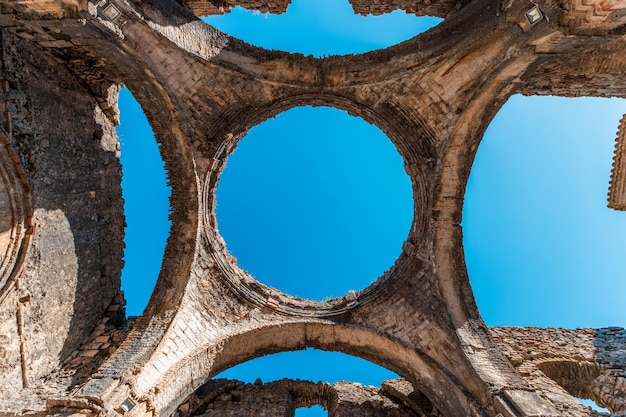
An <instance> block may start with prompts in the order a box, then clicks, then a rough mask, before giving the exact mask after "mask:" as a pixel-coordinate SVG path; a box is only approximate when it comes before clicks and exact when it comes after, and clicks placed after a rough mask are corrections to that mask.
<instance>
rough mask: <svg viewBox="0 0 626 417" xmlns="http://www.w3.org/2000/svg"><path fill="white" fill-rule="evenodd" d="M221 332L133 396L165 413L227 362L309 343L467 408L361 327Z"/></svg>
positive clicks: (415, 360)
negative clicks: (145, 392)
mask: <svg viewBox="0 0 626 417" xmlns="http://www.w3.org/2000/svg"><path fill="white" fill-rule="evenodd" d="M226 333H227V335H226V336H224V337H223V338H221V339H220V340H218V341H217V343H210V344H207V345H204V346H201V347H199V348H197V349H196V350H195V351H194V352H193V353H192V354H191V355H188V356H187V357H186V358H185V359H184V360H183V361H181V363H178V364H177V365H176V366H174V367H171V368H170V369H171V370H170V371H168V372H167V373H165V374H163V375H162V376H161V377H160V378H159V380H158V381H157V383H156V384H155V385H154V388H152V389H151V390H150V393H149V398H148V397H144V398H141V397H140V398H139V399H140V400H143V401H147V402H148V404H149V408H151V409H153V410H154V411H155V414H156V415H169V414H171V413H172V412H173V411H174V410H175V409H176V408H177V407H178V406H179V405H180V404H181V403H182V402H183V401H184V400H185V398H186V397H187V396H188V395H189V394H191V393H192V392H194V391H195V390H196V389H198V388H199V387H200V386H202V385H203V384H204V383H205V382H206V381H207V380H208V379H209V378H211V377H213V376H215V375H217V374H218V373H220V372H222V371H224V370H226V369H228V368H230V367H233V366H235V365H238V364H241V363H243V362H246V361H249V360H252V359H254V358H257V357H260V356H264V355H268V354H273V353H280V352H285V351H290V350H301V349H304V348H306V347H313V348H316V349H321V350H327V351H338V352H342V353H345V354H348V355H353V356H357V357H360V358H362V359H365V360H368V361H371V362H373V363H376V364H378V365H380V366H383V367H385V368H387V369H390V370H392V371H394V372H396V373H398V374H399V375H401V376H403V377H405V378H406V379H407V380H408V381H410V382H411V383H412V384H413V385H414V387H416V389H419V390H420V391H421V392H423V393H424V394H425V395H426V396H427V397H428V399H429V400H430V401H431V402H432V403H433V404H434V405H435V406H436V407H437V408H438V409H439V410H441V411H442V412H443V413H444V415H449V416H453V415H458V413H459V411H460V410H469V409H472V408H473V406H472V405H470V404H468V403H467V400H468V399H467V393H466V392H464V390H463V389H461V388H460V387H459V386H458V385H457V384H455V382H454V381H453V380H452V379H450V377H449V375H447V374H446V373H445V372H443V371H442V370H440V369H437V368H436V367H435V366H434V365H433V364H432V363H431V362H430V361H429V360H427V359H425V358H423V357H421V356H420V355H419V353H418V352H416V351H414V350H412V349H410V348H407V347H405V346H403V345H402V344H401V343H399V342H397V341H394V340H391V339H389V338H386V337H384V336H381V335H379V334H377V333H375V332H373V331H369V330H367V329H361V328H357V327H351V326H342V325H338V324H335V323H332V322H323V321H319V320H316V321H306V320H304V321H294V322H286V323H281V324H277V325H266V326H263V325H260V326H258V327H256V328H254V329H252V330H249V331H241V332H238V333H234V332H232V333H228V332H226ZM303 404H308V403H307V402H303Z"/></svg>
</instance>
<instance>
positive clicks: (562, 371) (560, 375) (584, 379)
mask: <svg viewBox="0 0 626 417" xmlns="http://www.w3.org/2000/svg"><path fill="white" fill-rule="evenodd" d="M537 367H538V368H539V369H540V370H541V372H543V373H544V374H545V375H546V376H547V377H548V378H550V379H552V380H553V381H554V382H556V383H557V384H559V385H560V386H561V387H562V388H563V389H564V390H565V391H567V392H568V393H569V394H570V395H572V396H573V397H574V398H576V399H577V400H578V401H579V402H581V403H582V404H583V405H585V406H588V407H592V408H593V409H594V410H596V411H602V412H604V411H606V412H609V410H607V409H606V408H603V407H601V406H600V405H598V404H599V403H602V400H601V398H599V397H598V396H597V395H596V394H597V392H596V390H595V388H594V384H593V382H594V380H595V379H596V378H598V376H599V375H600V372H601V370H600V369H599V368H597V367H596V366H595V365H592V364H590V363H579V362H573V361H555V362H544V363H541V364H539V365H538V366H537ZM582 399H584V400H582ZM602 405H606V404H602Z"/></svg>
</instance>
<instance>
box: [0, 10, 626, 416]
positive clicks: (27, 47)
mask: <svg viewBox="0 0 626 417" xmlns="http://www.w3.org/2000/svg"><path fill="white" fill-rule="evenodd" d="M539 3H540V7H541V8H542V11H543V12H544V13H545V18H544V19H542V20H541V21H540V22H539V23H537V24H536V25H534V26H531V25H530V24H529V23H528V21H527V20H526V18H525V16H524V13H525V12H526V11H527V10H528V8H529V3H528V2H527V1H522V0H519V1H518V0H512V1H506V2H499V1H495V0H472V1H468V2H458V3H457V2H454V3H451V2H429V3H428V4H426V3H419V2H417V3H416V2H403V1H396V2H361V1H359V2H356V1H355V3H354V8H355V10H357V11H358V12H360V13H365V12H368V13H369V12H373V13H378V12H382V11H385V10H390V9H393V8H403V9H406V10H408V11H411V12H413V13H418V14H422V13H427V14H437V15H441V16H445V17H446V18H445V20H444V21H443V22H442V23H441V24H439V25H438V26H437V27H435V28H433V29H432V30H430V31H428V32H426V33H424V34H422V35H420V36H417V37H415V38H413V39H411V40H409V41H407V42H404V43H402V44H401V45H397V46H393V47H390V48H387V49H385V50H382V51H375V52H372V53H368V54H364V55H354V56H334V57H328V58H323V59H315V58H313V57H305V56H302V55H298V54H287V53H284V52H280V51H266V50H263V49H260V48H256V47H252V46H250V45H247V44H245V43H243V42H241V41H239V40H236V39H233V38H231V37H229V36H226V35H224V34H222V33H220V32H219V31H216V30H214V29H213V28H210V27H208V26H207V25H205V24H204V23H202V22H201V21H199V20H198V19H197V18H196V17H195V15H196V14H202V13H205V12H206V13H209V12H210V13H215V12H220V9H219V7H220V5H218V4H217V3H214V2H196V3H192V2H189V3H187V8H185V7H184V6H183V5H181V3H179V2H176V1H173V0H152V1H146V2H122V1H118V0H106V1H102V2H97V3H96V2H95V1H92V2H88V3H87V4H82V3H81V4H80V5H79V6H76V5H75V4H74V3H63V2H58V3H55V5H54V7H56V8H57V9H58V10H56V11H54V10H53V11H50V12H46V11H45V10H48V8H49V7H53V6H52V5H50V4H48V3H45V2H43V3H37V2H34V1H33V2H28V1H26V2H18V3H10V2H2V3H1V4H2V6H3V7H2V9H1V10H0V11H2V12H3V13H0V28H2V41H3V45H2V46H3V47H2V52H3V55H2V70H3V73H2V77H3V90H2V94H3V100H2V103H3V104H4V107H5V109H4V110H5V118H4V119H3V120H2V122H3V124H4V132H3V134H4V135H5V136H6V138H7V141H6V142H7V143H8V145H10V146H9V147H6V146H5V149H4V153H5V154H6V155H7V156H8V159H6V158H5V160H4V161H5V166H8V167H9V168H11V167H13V169H14V170H15V172H17V174H16V175H17V177H19V176H20V175H22V174H21V173H22V172H23V177H24V180H22V181H20V182H19V184H21V185H22V186H23V187H24V190H27V191H28V192H26V191H25V192H24V193H22V194H23V196H27V195H28V196H30V197H32V199H30V197H29V198H26V197H24V198H18V199H15V201H31V202H30V203H29V204H30V206H29V205H28V204H26V203H25V207H26V206H28V207H30V208H29V210H31V211H32V220H28V216H26V217H25V219H24V221H23V224H24V225H25V227H24V229H25V230H28V228H29V227H30V225H32V229H33V230H32V236H31V238H30V240H29V241H28V249H27V256H25V257H24V259H23V261H20V262H16V263H15V264H14V267H13V269H14V270H20V274H18V276H17V278H16V279H13V277H11V276H9V277H7V278H2V280H3V285H5V283H10V282H13V283H14V285H13V287H11V288H13V290H11V291H6V294H3V295H2V297H3V298H1V299H0V319H1V321H0V354H1V355H4V358H6V359H5V360H4V362H1V363H0V366H1V367H2V371H3V372H2V374H1V375H0V394H1V396H0V398H1V400H0V412H6V413H9V414H11V415H32V414H37V415H44V414H49V415H70V414H72V413H76V414H79V415H89V416H91V415H106V416H111V417H114V416H116V415H121V414H125V415H127V416H128V417H142V416H146V417H147V416H167V415H171V414H172V413H182V415H187V414H188V413H192V412H193V410H199V412H201V413H204V414H206V415H228V414H233V415H241V414H250V415H255V414H254V413H255V412H257V411H259V412H258V413H257V414H258V415H262V414H268V413H269V414H273V415H291V414H290V413H293V410H294V409H295V408H297V407H300V406H308V405H311V404H321V405H323V406H325V407H327V409H328V410H329V414H330V415H332V416H349V417H352V416H356V415H358V416H400V415H403V416H410V415H418V416H431V415H432V416H441V417H443V416H446V417H457V416H472V417H478V416H480V417H495V416H496V415H499V414H501V415H502V416H504V417H530V416H574V417H576V416H589V415H595V414H594V412H592V411H590V410H589V409H587V408H585V407H583V406H581V405H579V403H578V402H576V400H575V399H574V398H573V397H572V394H574V395H578V394H580V395H583V396H589V397H591V398H594V399H595V400H596V401H598V402H599V403H601V404H603V405H605V406H607V407H608V408H609V409H611V411H612V412H614V413H616V414H618V415H620V414H622V415H624V414H625V413H626V411H625V410H624V404H623V401H624V397H625V396H624V387H623V385H624V383H623V378H624V373H623V357H624V355H622V353H621V352H623V348H622V346H623V331H622V330H618V329H608V330H602V329H601V330H597V331H594V330H579V331H567V330H554V329H510V328H498V329H493V330H492V331H491V332H490V331H489V329H488V328H487V327H486V326H485V324H484V323H483V321H482V319H481V318H480V314H479V312H478V310H477V308H476V305H475V303H474V299H473V295H472V291H471V287H470V285H469V280H468V277H467V271H466V269H465V266H464V253H463V246H462V233H461V228H460V223H461V215H462V207H463V195H464V191H465V186H466V182H467V178H468V176H469V172H470V170H471V165H472V162H473V157H474V153H475V151H476V149H477V147H478V144H479V143H480V140H481V138H482V136H483V133H484V131H485V129H486V128H487V126H488V124H489V122H490V121H491V119H492V118H493V117H494V116H495V114H496V113H497V111H498V110H499V109H500V107H501V106H502V105H503V103H504V102H505V101H506V100H507V98H508V97H509V96H510V95H512V94H515V93H524V94H558V95H565V96H581V95H592V96H620V97H626V79H625V78H624V73H626V55H625V54H624V50H626V39H625V38H624V37H623V36H620V34H619V31H620V30H621V29H620V27H621V26H619V25H620V24H621V22H622V19H623V16H622V14H621V10H622V5H621V2H600V1H599V0H598V1H595V0H590V1H588V2H584V3H580V4H579V3H559V2H549V1H542V2H539ZM233 4H235V3H233ZM237 4H242V5H246V6H248V7H252V8H259V9H261V10H264V8H267V10H271V11H280V10H283V9H284V7H286V3H278V2H275V3H269V2H266V3H245V4H244V3H240V2H237ZM230 6H232V5H231V4H226V3H224V4H221V7H222V8H223V9H224V11H226V10H227V9H228V8H229V7H230ZM54 7H53V8H54ZM109 7H115V8H116V9H117V10H118V11H119V12H120V15H119V16H117V17H115V18H114V19H113V20H111V19H110V17H111V15H109V16H108V17H107V10H109V11H110V10H111V9H109ZM590 7H591V9H590ZM26 9H28V10H26ZM209 9H210V10H209ZM29 10H30V11H29ZM203 10H205V11H203ZM207 10H208V11H207ZM589 10H593V12H592V13H591V14H590V13H589ZM583 15H584V17H581V16H583ZM42 16H44V17H45V19H42V18H41V17H42ZM60 16H72V18H71V19H58V18H56V17H60ZM590 34H595V35H602V36H589V35H590ZM121 84H125V85H127V86H128V87H129V88H130V90H131V91H132V92H133V94H134V95H135V97H136V98H137V99H138V101H139V102H140V103H141V105H142V107H143V108H144V110H145V111H146V115H147V117H148V120H149V121H150V123H151V125H152V128H153V130H154V133H155V136H156V138H157V141H158V142H159V143H160V144H161V148H160V150H161V154H162V156H163V159H164V161H165V164H166V169H167V171H168V178H169V180H170V183H171V186H172V197H171V200H170V202H171V208H172V213H171V218H172V228H171V234H170V237H169V239H168V245H167V248H166V251H165V255H164V258H163V263H162V270H161V273H160V276H159V280H158V282H157V286H156V288H155V290H154V293H153V296H152V298H151V301H150V303H149V305H148V307H147V308H146V311H145V313H144V315H143V316H142V317H140V318H138V319H136V320H134V321H133V322H132V323H130V324H129V325H128V327H127V328H126V329H125V330H122V329H117V328H116V326H115V325H116V324H117V323H115V321H116V320H115V319H114V318H115V317H117V318H120V316H121V315H122V313H119V314H118V312H119V311H121V310H120V309H121V306H122V305H123V303H122V301H121V299H120V296H119V294H120V289H119V285H120V283H119V274H120V270H121V257H122V247H123V243H122V225H123V215H122V201H121V193H120V166H119V161H118V156H119V155H118V154H119V149H118V147H117V139H116V136H115V132H114V124H115V123H117V104H116V103H117V92H118V89H119V85H121ZM299 105H318V106H321V105H325V106H333V107H337V108H340V109H344V110H347V111H348V112H349V113H351V114H353V115H356V116H360V117H362V118H363V119H365V120H366V121H368V122H370V123H373V124H376V125H377V126H379V127H380V128H381V130H383V131H384V132H385V133H386V134H387V136H388V137H389V138H390V140H391V141H392V142H393V143H394V145H395V146H396V147H397V149H398V152H399V153H400V154H401V155H402V157H403V158H404V162H405V165H406V169H407V173H408V174H409V175H410V177H411V179H412V181H413V190H414V199H415V205H414V222H413V225H412V227H411V231H410V233H409V236H408V237H407V240H406V242H405V243H404V245H403V252H402V254H401V255H400V256H399V258H398V260H397V261H396V263H395V264H394V265H393V267H392V268H391V269H390V270H389V271H387V272H386V273H385V274H384V275H383V276H381V277H380V278H379V279H378V280H377V281H376V282H375V283H373V284H372V285H371V286H369V287H368V288H365V289H361V290H360V291H356V292H353V293H349V294H346V295H345V296H343V297H339V298H336V299H332V300H327V301H324V302H314V301H310V300H302V299H298V298H294V297H290V296H288V295H286V294H282V293H280V292H279V291H277V290H275V289H272V288H268V287H266V286H264V285H262V284H261V283H259V282H257V281H256V280H254V279H253V278H252V277H250V276H249V275H248V274H247V273H245V272H244V271H242V270H241V269H240V268H239V267H238V266H237V264H236V262H235V261H234V260H233V258H232V256H230V254H229V253H228V251H227V249H226V246H225V244H224V242H223V240H222V238H221V236H220V235H219V233H218V231H217V228H216V222H215V217H214V210H213V209H214V205H215V197H214V193H215V188H216V185H217V181H218V180H219V174H220V172H221V170H222V169H223V167H224V164H225V162H226V160H227V158H228V155H229V154H230V153H231V152H232V151H233V150H234V148H235V147H236V145H237V142H238V141H239V140H240V139H241V138H242V137H243V136H244V135H245V134H246V132H247V131H248V130H249V129H250V128H252V127H253V126H255V125H256V124H259V123H261V122H263V121H264V120H266V119H267V118H270V117H273V116H275V115H276V114H278V113H280V112H282V111H285V110H288V109H290V108H292V107H295V106H299ZM7 110H8V111H7ZM620 132H621V131H620ZM620 134H621V133H620ZM10 149H13V150H14V155H15V157H13V156H11V155H13V153H12V151H11V150H10ZM2 155H3V154H2V152H0V156H2ZM9 160H10V161H11V163H8V161H9ZM616 161H617V159H616ZM0 162H2V159H0ZM616 164H617V162H616ZM0 168H2V164H1V163H0ZM623 170H624V169H623V168H622V167H619V166H617V165H616V168H615V167H614V174H613V175H614V178H618V177H620V175H622V173H621V172H622V171H623ZM614 182H615V181H614ZM26 183H27V184H28V187H26V185H25V184H26ZM615 183H616V184H617V183H619V181H617V182H615ZM11 189H12V187H11V186H5V188H4V189H1V188H0V211H2V207H5V208H6V207H8V206H7V204H6V202H7V201H9V200H10V199H11V198H12V197H10V195H12V194H11V193H10V192H9V191H8V190H11ZM3 190H4V191H3ZM3 192H4V194H2V193H3ZM28 207H26V208H28ZM5 211H6V210H5ZM27 211H28V210H25V212H27ZM6 219H7V217H6V216H5V220H3V217H2V213H1V212H0V225H2V224H6V225H9V224H11V225H12V226H14V225H15V224H16V222H15V221H12V222H8V220H6ZM2 221H5V223H2ZM17 223H19V221H18V222H17ZM5 227H6V226H5ZM28 236H30V235H29V234H28V233H26V232H25V234H24V238H23V239H22V241H24V239H26V238H27V237H28ZM1 240H2V236H0V241H1ZM20 247H21V246H20ZM20 268H21V269H20ZM9 269H10V268H9ZM21 271H23V273H21ZM0 276H1V275H0ZM563 341H565V344H562V342H563ZM529 346H533V348H531V349H529ZM574 346H576V348H575V349H574V348H573V347H574ZM305 347H315V348H319V349H325V350H335V351H341V352H344V353H347V354H351V355H356V356H359V357H362V358H365V359H367V360H370V361H372V362H375V363H378V364H380V365H382V366H385V367H387V368H389V369H391V370H393V371H395V372H396V373H398V374H399V375H401V376H402V377H403V378H404V380H402V381H395V382H386V383H385V384H384V385H383V387H382V388H380V389H377V388H371V387H360V386H358V385H355V384H350V383H337V384H334V385H332V386H330V385H325V384H321V385H320V384H312V383H305V382H297V381H282V382H279V383H273V384H268V385H260V386H259V385H251V386H241V384H239V383H237V382H233V381H230V382H210V383H209V385H205V383H207V381H209V380H210V378H212V377H213V376H215V375H216V374H218V373H219V372H220V371H222V370H224V369H226V368H229V367H231V366H234V365H236V364H238V363H241V362H243V361H246V360H250V359H252V358H255V357H258V356H259V355H264V354H268V353H274V352H281V351H286V350H295V349H303V348H305ZM581 347H582V348H581ZM572 349H573V350H572ZM576 349H578V351H577V350H576ZM533 352H534V353H533ZM4 358H3V359H4ZM620 358H621V359H620ZM620 360H621V361H620ZM572 379H573V380H575V381H577V382H572ZM239 391H241V392H240V393H239ZM268 393H269V394H271V396H270V397H267V398H266V397H264V395H265V394H268ZM237 398H238V399H239V400H236V399H237ZM131 400H132V403H134V404H135V406H134V407H132V410H128V411H125V410H124V407H122V404H126V406H125V407H126V408H130V406H129V404H131V403H130V402H129V401H131ZM131 405H132V404H131ZM202 407H204V408H202ZM256 407H258V408H256ZM201 408H202V409H201ZM255 410H256V411H255ZM261 410H265V411H264V412H263V413H261Z"/></svg>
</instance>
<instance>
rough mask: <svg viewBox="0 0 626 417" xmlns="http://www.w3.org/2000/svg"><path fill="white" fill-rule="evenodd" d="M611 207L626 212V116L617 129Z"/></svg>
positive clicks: (610, 194) (611, 184)
mask: <svg viewBox="0 0 626 417" xmlns="http://www.w3.org/2000/svg"><path fill="white" fill-rule="evenodd" d="M609 207H610V208H612V209H615V210H626V115H624V117H622V120H621V121H620V123H619V127H618V128H617V138H616V139H615V155H614V156H613V169H612V170H611V182H610V186H609Z"/></svg>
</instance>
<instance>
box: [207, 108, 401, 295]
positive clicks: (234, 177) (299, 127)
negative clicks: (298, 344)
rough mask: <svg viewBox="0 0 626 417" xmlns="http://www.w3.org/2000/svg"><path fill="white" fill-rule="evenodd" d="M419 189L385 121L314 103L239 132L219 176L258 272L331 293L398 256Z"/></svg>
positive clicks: (365, 280) (289, 287)
mask: <svg viewBox="0 0 626 417" xmlns="http://www.w3.org/2000/svg"><path fill="white" fill-rule="evenodd" d="M412 197H413V195H412V189H411V181H410V179H409V177H408V175H407V174H406V172H405V170H404V164H403V161H402V158H401V157H400V155H399V154H398V152H397V151H396V149H395V147H394V145H393V144H392V143H391V141H390V140H389V139H388V138H387V137H386V136H385V134H384V133H383V132H382V131H380V129H378V128H377V127H375V126H373V125H370V124H368V123H367V122H365V121H364V120H363V119H360V118H357V117H353V116H350V115H348V113H347V112H345V111H341V110H337V109H332V108H325V107H315V108H314V107H310V106H307V107H298V108H294V109H291V110H289V111H287V112H284V113H281V114H279V115H278V116H277V117H276V118H274V119H270V120H268V121H266V122H265V123H262V124H260V125H258V126H256V127H254V128H252V129H251V130H250V131H249V133H248V134H247V135H246V136H245V137H244V138H243V139H242V140H241V141H240V142H239V144H238V145H237V148H236V149H235V151H234V152H233V154H232V155H231V156H230V157H229V159H228V162H227V165H226V167H225V169H224V171H223V173H222V174H221V177H220V181H219V184H218V187H217V191H216V202H217V204H216V217H217V221H218V224H219V230H220V233H221V235H222V236H223V238H224V240H225V241H226V244H227V246H228V250H229V252H230V254H231V255H232V256H233V257H234V258H235V259H236V260H237V263H238V265H239V266H240V267H241V268H242V269H244V270H245V271H247V272H248V273H249V274H250V275H251V276H253V277H254V278H256V279H257V280H259V281H261V282H262V283H264V284H266V285H268V286H270V287H275V288H278V289H279V290H281V291H283V292H285V293H287V294H290V295H295V296H298V297H303V298H309V299H314V300H323V299H327V298H332V297H338V296H340V295H343V294H345V293H347V292H348V291H350V290H359V289H362V288H365V287H367V286H368V285H369V284H370V283H372V282H373V281H374V280H375V279H376V278H378V277H379V276H381V275H382V274H383V273H384V272H385V270H387V269H389V268H390V267H391V266H392V265H393V263H394V262H395V260H396V258H397V257H398V256H399V255H400V253H401V250H402V244H403V242H404V241H405V239H406V237H407V235H408V232H409V229H410V226H411V220H412V216H413V202H412Z"/></svg>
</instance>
